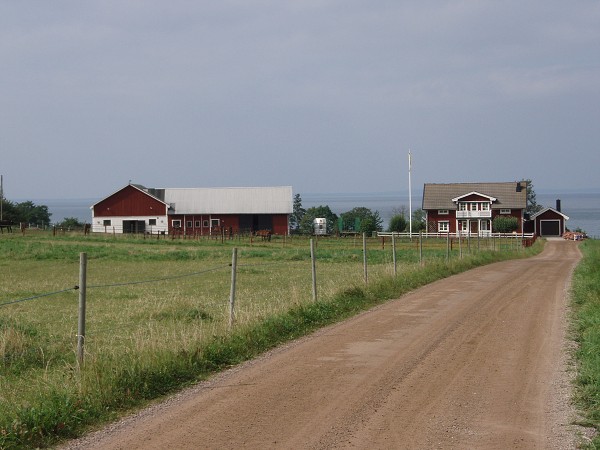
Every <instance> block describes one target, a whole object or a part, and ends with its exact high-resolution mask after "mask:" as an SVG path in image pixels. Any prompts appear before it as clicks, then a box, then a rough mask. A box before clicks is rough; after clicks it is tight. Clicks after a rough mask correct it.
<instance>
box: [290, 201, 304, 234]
mask: <svg viewBox="0 0 600 450" xmlns="http://www.w3.org/2000/svg"><path fill="white" fill-rule="evenodd" d="M304 214H306V209H304V208H303V207H302V197H300V194H296V195H295V196H294V206H293V212H292V215H291V216H290V228H291V229H292V230H298V229H299V228H300V222H302V217H304Z"/></svg>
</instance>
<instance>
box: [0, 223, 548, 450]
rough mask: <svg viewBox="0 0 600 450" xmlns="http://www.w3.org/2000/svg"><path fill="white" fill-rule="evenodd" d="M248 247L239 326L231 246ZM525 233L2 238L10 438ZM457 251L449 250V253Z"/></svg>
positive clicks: (190, 375)
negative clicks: (81, 354)
mask: <svg viewBox="0 0 600 450" xmlns="http://www.w3.org/2000/svg"><path fill="white" fill-rule="evenodd" d="M234 247H235V248H238V271H237V285H236V288H237V289H236V320H235V323H234V327H233V329H229V326H228V323H229V293H230V287H231V267H230V263H231V256H232V250H233V248H234ZM541 247H542V244H541V243H536V245H535V246H534V247H532V248H529V249H526V250H524V249H523V248H519V247H517V246H516V245H515V241H514V240H505V241H494V242H492V241H484V240H482V241H475V240H473V241H472V242H470V243H469V245H466V243H464V242H463V243H462V245H461V249H460V250H459V248H458V246H457V245H456V243H454V244H453V246H452V250H451V251H450V254H449V255H447V247H446V241H445V240H443V239H442V240H437V239H431V240H426V241H424V243H423V251H422V263H421V261H420V252H419V245H418V239H414V240H413V241H412V242H410V241H399V242H398V243H397V252H396V255H397V270H398V273H397V276H394V271H393V264H392V261H393V255H392V249H391V242H390V241H389V240H388V241H387V242H386V243H385V246H384V245H383V243H382V241H381V239H377V238H372V239H369V240H368V250H367V260H368V280H369V282H368V284H366V283H365V281H364V270H363V251H362V240H360V239H359V240H355V239H352V238H346V239H344V238H341V239H336V238H325V239H319V240H318V241H317V251H316V255H317V286H318V296H319V300H318V302H316V303H315V302H313V301H312V285H311V262H310V247H309V240H308V238H293V239H290V238H287V239H283V238H275V239H273V240H272V241H271V242H262V241H255V242H250V241H249V240H248V239H245V240H241V239H234V240H226V241H224V242H221V241H218V240H170V239H162V240H155V239H152V240H150V239H142V238H140V237H127V236H111V235H93V236H82V235H78V234H73V235H62V236H52V235H51V234H48V233H43V232H39V233H34V232H31V233H26V234H25V235H24V236H22V235H20V234H13V235H8V234H4V235H2V236H0V270H1V271H2V284H1V285H0V448H31V447H39V446H42V447H43V446H48V445H52V444H53V443H56V442H58V441H60V440H62V439H66V438H71V437H75V436H78V435H80V434H81V433H82V432H84V431H85V430H87V429H89V428H90V427H93V426H95V425H98V424H101V423H104V422H106V421H108V420H112V419H114V418H116V417H118V415H120V414H123V413H124V412H125V411H128V410H130V409H132V408H137V407H140V406H142V405H144V404H145V403H146V402H148V401H151V400H153V399H157V398H160V397H161V396H163V395H165V394H167V393H169V392H172V391H174V390H176V389H179V388H181V387H183V386H185V385H188V384H190V383H193V382H195V381H197V380H199V379H202V378H205V377H207V376H209V375H210V374H212V373H214V372H216V371H219V370H222V369H223V368H226V367H228V366H231V365H232V364H236V363H239V362H241V361H244V360H247V359H249V358H252V357H255V356H256V355H258V354H260V353H262V352H264V351H265V350H267V349H269V348H272V347H274V346H276V345H278V344H280V343H282V342H285V341H286V340H290V339H293V338H296V337H298V336H301V335H304V334H306V333H309V332H310V331H312V330H314V329H316V328H318V327H321V326H324V325H326V324H329V323H332V322H335V321H338V320H341V319H343V318H345V317H348V316H350V315H352V314H355V313H356V312H358V311H361V310H364V309H366V308H369V307H370V306H372V305H375V304H377V303H380V302H383V301H385V300H386V299H390V298H396V297H398V296H400V295H401V294H402V293H404V292H407V291H409V290H411V289H414V288H416V287H418V286H421V285H424V284H426V283H428V282H431V281H433V280H436V279H439V278H442V277H445V276H449V275H451V274H454V273H458V272H460V271H464V270H468V269H469V268H472V267H475V266H477V265H482V264H487V263H490V262H494V261H497V260H501V259H507V258H514V257H525V256H529V255H531V254H534V253H536V252H539V251H540V249H541ZM81 252H85V253H87V255H88V264H87V322H86V339H85V362H84V365H83V367H81V368H80V367H79V366H78V364H77V358H76V342H77V320H78V319H77V316H78V290H77V289H75V286H76V285H77V284H78V280H79V255H80V253H81ZM447 259H448V260H447Z"/></svg>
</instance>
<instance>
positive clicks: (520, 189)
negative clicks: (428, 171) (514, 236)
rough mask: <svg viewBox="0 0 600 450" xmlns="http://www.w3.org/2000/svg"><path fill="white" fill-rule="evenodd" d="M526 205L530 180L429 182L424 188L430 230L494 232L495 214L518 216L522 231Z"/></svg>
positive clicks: (519, 230) (519, 229)
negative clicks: (527, 181) (506, 181)
mask: <svg viewBox="0 0 600 450" xmlns="http://www.w3.org/2000/svg"><path fill="white" fill-rule="evenodd" d="M526 208H527V183H526V182H525V181H516V182H508V183H449V184H428V183H426V184H425V186H424V188H423V210H424V211H425V213H426V215H427V219H426V220H427V231H428V232H434V233H435V232H438V233H456V234H458V233H461V234H462V233H465V234H466V233H476V234H479V235H488V234H490V233H493V232H494V230H493V221H494V219H495V218H496V217H499V216H503V217H515V218H517V223H518V229H517V232H518V233H521V232H522V231H523V222H524V220H525V209H526Z"/></svg>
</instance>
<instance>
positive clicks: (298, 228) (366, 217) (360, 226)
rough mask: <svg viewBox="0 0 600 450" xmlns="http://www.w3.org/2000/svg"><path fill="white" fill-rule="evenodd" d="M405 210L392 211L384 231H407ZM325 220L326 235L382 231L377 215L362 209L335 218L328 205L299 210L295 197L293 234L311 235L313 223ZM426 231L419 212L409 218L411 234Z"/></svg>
mask: <svg viewBox="0 0 600 450" xmlns="http://www.w3.org/2000/svg"><path fill="white" fill-rule="evenodd" d="M407 216H408V212H407V210H406V207H404V206H402V207H400V208H398V209H397V210H394V214H393V216H392V217H391V219H390V222H389V224H388V228H387V230H386V231H395V232H399V233H401V232H404V231H409V230H408V227H409V223H410V220H409V219H408V218H407ZM316 218H324V219H326V220H327V224H326V226H327V234H337V233H340V232H348V231H352V232H357V233H367V234H371V233H373V232H375V231H383V219H382V218H381V216H380V215H379V211H373V210H371V209H369V208H366V207H364V206H358V207H355V208H352V209H351V210H350V211H346V212H343V213H341V214H340V215H339V216H338V215H337V214H335V213H334V212H333V211H332V210H331V208H330V207H329V206H328V205H320V206H313V207H311V208H307V209H305V208H303V207H302V197H301V196H300V194H296V195H295V196H294V202H293V212H292V215H291V216H290V228H291V232H292V233H298V234H313V232H314V220H315V219H316ZM423 229H425V213H424V211H423V210H421V209H418V210H416V211H413V214H412V231H413V232H419V231H420V230H423Z"/></svg>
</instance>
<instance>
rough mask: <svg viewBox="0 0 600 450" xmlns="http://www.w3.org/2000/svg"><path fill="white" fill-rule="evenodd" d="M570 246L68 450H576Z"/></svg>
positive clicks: (262, 362)
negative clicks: (569, 346) (569, 326)
mask: <svg viewBox="0 0 600 450" xmlns="http://www.w3.org/2000/svg"><path fill="white" fill-rule="evenodd" d="M579 258H580V252H579V249H578V246H577V243H575V242H570V241H562V240H560V241H549V242H548V243H547V244H546V248H545V250H544V252H543V253H542V254H541V255H539V256H536V257H534V258H529V259H526V260H516V261H506V262H501V263H496V264H492V265H489V266H485V267H481V268H477V269H474V270H471V271H469V272H466V273H463V274H460V275H456V276H453V277H450V278H447V279H444V280H440V281H438V282H435V283H432V284H430V285H428V286H425V287H423V288H421V289H418V290H416V291H414V292H412V293H410V294H407V295H405V296H403V297H401V298H400V299H398V300H394V301H390V302H389V303H386V304H385V305H381V306H379V307H377V308H374V309H372V310H370V311H368V312H365V313H363V314H361V315H359V316H357V317H354V318H352V319H350V320H347V321H345V322H343V323H340V324H337V325H334V326H331V327H328V328H325V329H323V330H320V331H319V332H317V333H315V334H313V335H311V336H309V337H307V338H304V339H300V340H298V341H296V342H293V343H291V344H289V345H286V346H283V347H281V348H278V349H276V350H274V351H272V352H269V353H268V354H267V355H264V356H263V357H261V358H259V359H257V360H255V361H252V362H249V363H247V364H243V365H241V366H239V367H236V368H233V369H231V370H229V371H227V372H225V373H223V374H220V375H218V376H216V377H215V378H214V379H212V380H210V381H208V382H205V383H200V384H199V385H198V386H195V387H194V388H191V389H188V390H186V391H185V392H182V393H180V394H178V395H176V396H174V397H173V398H171V399H170V400H168V401H167V402H165V403H161V404H160V405H155V406H153V407H151V408H148V409H146V410H144V411H142V412H140V413H139V414H136V415H134V416H132V417H128V418H126V419H124V420H122V421H121V422H118V423H116V424H113V425H111V426H109V427H107V428H106V429H104V430H101V431H100V432H96V433H93V434H90V435H89V436H86V437H85V438H83V439H81V440H77V441H73V442H71V443H69V444H68V445H67V446H66V447H65V448H69V449H75V448H86V449H93V448H102V449H127V450H133V449H167V448H169V449H174V448H190V449H191V448H211V449H212V448H214V449H234V448H235V449H239V448H261V449H267V448H289V449H301V448H302V449H330V448H360V449H366V448H370V449H372V448H414V449H417V448H418V449H420V448H461V449H467V448H468V449H476V448H486V449H487V448H499V449H507V448H523V449H537V448H556V449H559V448H560V449H569V448H575V434H576V433H575V430H574V428H573V427H572V426H571V425H570V423H571V421H573V419H574V416H573V414H574V413H573V411H572V410H571V409H570V407H569V392H570V385H569V383H570V381H569V380H570V376H569V371H568V357H567V355H566V353H567V352H566V345H567V344H566V336H565V334H566V314H567V305H568V299H567V291H568V286H569V283H570V279H571V274H572V270H573V268H574V267H575V265H576V264H577V262H578V260H579Z"/></svg>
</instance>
